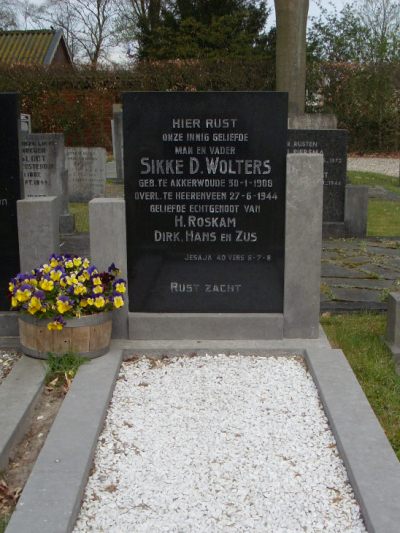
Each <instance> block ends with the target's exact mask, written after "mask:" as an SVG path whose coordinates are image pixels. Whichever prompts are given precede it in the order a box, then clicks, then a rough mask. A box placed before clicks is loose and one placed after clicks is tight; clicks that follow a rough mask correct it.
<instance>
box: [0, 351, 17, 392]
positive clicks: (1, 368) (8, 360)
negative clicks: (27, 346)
mask: <svg viewBox="0 0 400 533" xmlns="http://www.w3.org/2000/svg"><path fill="white" fill-rule="evenodd" d="M21 355H22V354H20V353H19V352H16V351H13V350H11V351H10V350H9V351H7V352H6V351H3V350H0V384H1V382H2V381H3V380H4V379H5V378H6V377H7V376H8V374H9V373H10V372H11V369H12V367H13V365H14V363H16V362H17V361H18V359H19V358H20V357H21Z"/></svg>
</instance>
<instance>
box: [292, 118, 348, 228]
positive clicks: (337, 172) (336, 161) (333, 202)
mask: <svg viewBox="0 0 400 533" xmlns="http://www.w3.org/2000/svg"><path fill="white" fill-rule="evenodd" d="M347 136H348V134H347V131H346V130H297V129H296V130H288V152H289V153H291V154H293V153H308V154H310V153H322V154H323V156H324V204H323V222H324V223H332V222H340V223H344V202H345V191H346V170H347Z"/></svg>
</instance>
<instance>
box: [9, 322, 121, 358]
mask: <svg viewBox="0 0 400 533" xmlns="http://www.w3.org/2000/svg"><path fill="white" fill-rule="evenodd" d="M53 320H54V319H38V318H35V317H33V316H30V315H25V314H22V313H21V314H20V315H19V318H18V322H19V336H20V344H21V348H22V351H23V353H25V354H26V355H30V356H31V357H37V358H39V359H47V357H48V353H49V352H51V353H53V354H56V355H59V356H61V355H64V354H66V353H68V352H73V353H75V354H77V355H81V356H84V357H88V358H91V359H92V358H94V357H99V356H100V355H104V354H105V353H107V352H108V350H109V347H110V341H111V328H112V313H99V314H96V315H90V316H84V317H81V318H69V319H66V322H67V325H66V326H64V327H63V329H62V330H61V331H57V330H52V331H50V330H49V329H47V324H48V323H49V322H52V321H53Z"/></svg>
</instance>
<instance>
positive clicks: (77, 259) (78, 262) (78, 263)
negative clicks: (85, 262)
mask: <svg viewBox="0 0 400 533" xmlns="http://www.w3.org/2000/svg"><path fill="white" fill-rule="evenodd" d="M73 263H74V266H76V267H79V266H81V264H82V258H81V257H74V259H73Z"/></svg>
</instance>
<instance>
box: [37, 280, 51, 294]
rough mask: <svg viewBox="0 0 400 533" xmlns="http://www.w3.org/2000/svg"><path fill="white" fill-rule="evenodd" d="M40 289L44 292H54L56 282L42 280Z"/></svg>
mask: <svg viewBox="0 0 400 533" xmlns="http://www.w3.org/2000/svg"><path fill="white" fill-rule="evenodd" d="M39 287H40V288H41V289H43V290H44V291H52V290H53V289H54V281H53V280H52V279H42V281H41V282H40V283H39Z"/></svg>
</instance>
